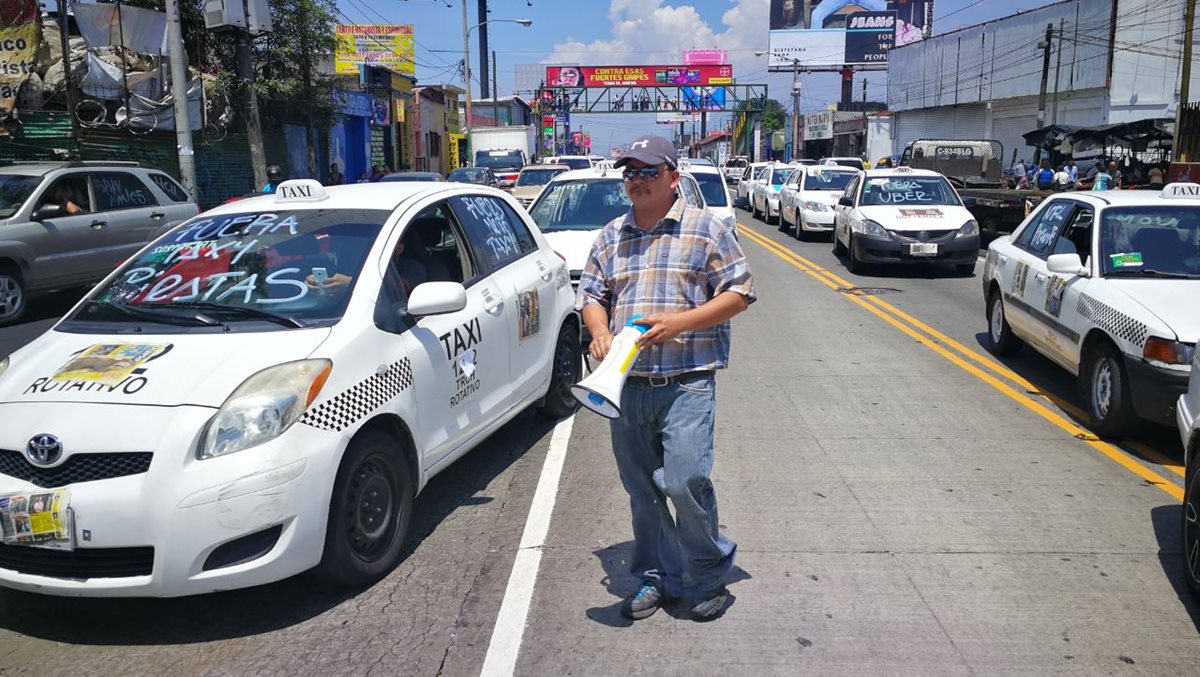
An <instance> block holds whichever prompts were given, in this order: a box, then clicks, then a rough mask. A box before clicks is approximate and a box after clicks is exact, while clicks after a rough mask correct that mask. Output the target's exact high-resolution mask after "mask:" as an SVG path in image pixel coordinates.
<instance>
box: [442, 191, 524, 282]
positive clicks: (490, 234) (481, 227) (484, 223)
mask: <svg viewBox="0 0 1200 677" xmlns="http://www.w3.org/2000/svg"><path fill="white" fill-rule="evenodd" d="M450 208H451V209H452V210H453V211H454V215H455V216H456V217H458V221H459V223H461V224H462V227H463V231H464V232H465V233H466V236H467V243H468V245H469V246H470V248H471V251H472V252H474V254H475V261H476V263H477V265H478V266H479V271H478V273H479V274H481V275H488V274H490V273H492V272H494V271H497V270H499V269H500V268H503V267H504V266H506V265H508V264H509V263H512V262H513V261H516V260H517V259H519V258H521V257H522V256H524V255H525V254H526V253H527V252H525V251H522V249H521V243H520V241H519V240H518V238H517V234H516V233H515V232H514V231H513V228H512V224H511V223H509V221H508V216H507V215H506V214H505V213H504V203H503V202H501V201H500V200H497V199H496V198H494V197H490V196H487V195H466V196H456V197H452V198H450Z"/></svg>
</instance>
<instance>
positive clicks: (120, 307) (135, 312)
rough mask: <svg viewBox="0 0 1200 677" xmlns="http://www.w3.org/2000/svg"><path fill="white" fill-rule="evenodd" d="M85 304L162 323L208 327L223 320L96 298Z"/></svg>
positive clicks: (217, 324) (219, 323) (216, 324)
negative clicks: (185, 323)
mask: <svg viewBox="0 0 1200 677" xmlns="http://www.w3.org/2000/svg"><path fill="white" fill-rule="evenodd" d="M84 305H86V306H89V307H92V308H104V309H106V310H114V311H116V312H118V313H120V314H121V315H125V316H128V317H134V318H137V319H140V320H151V321H154V322H160V323H164V324H176V323H179V322H191V323H193V324H201V325H204V326H207V327H219V326H221V322H220V321H219V320H214V319H213V318H211V317H209V316H207V315H205V314H204V313H200V312H196V313H189V314H186V315H180V314H179V313H168V312H163V311H162V310H151V309H150V308H159V306H146V307H140V306H127V305H124V304H121V303H113V302H112V301H97V300H95V299H91V300H89V301H88V302H87V303H86V304H84Z"/></svg>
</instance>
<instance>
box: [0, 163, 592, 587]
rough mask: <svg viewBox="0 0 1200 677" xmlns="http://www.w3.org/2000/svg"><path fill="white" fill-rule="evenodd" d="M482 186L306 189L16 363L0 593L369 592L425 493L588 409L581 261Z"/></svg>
mask: <svg viewBox="0 0 1200 677" xmlns="http://www.w3.org/2000/svg"><path fill="white" fill-rule="evenodd" d="M523 214H524V210H523V209H521V208H520V206H519V205H518V204H517V203H516V201H515V200H514V199H513V198H512V197H511V196H509V195H507V194H506V193H503V192H501V191H499V190H495V189H492V188H487V187H484V186H475V185H471V184H454V183H437V184H433V183H409V184H395V185H388V186H387V187H386V188H384V187H383V186H376V185H373V184H369V185H347V186H335V187H330V188H323V187H322V186H321V185H320V184H319V183H317V182H316V181H312V180H307V179H302V180H295V181H286V182H284V183H282V184H280V186H279V188H278V191H277V192H276V193H275V194H274V195H267V196H263V197H257V198H251V199H248V200H244V201H240V202H237V203H233V204H230V205H226V206H222V207H219V208H217V209H214V210H211V211H209V212H206V213H204V214H201V215H200V216H198V217H196V218H193V219H191V220H189V221H187V222H185V223H183V224H181V225H180V226H179V227H177V228H175V229H174V230H172V231H171V232H169V233H167V234H166V235H164V236H163V237H161V238H159V239H157V240H156V241H154V242H152V243H151V244H150V245H148V246H147V247H146V248H144V249H142V250H141V251H140V252H139V253H138V254H136V255H134V256H133V257H132V258H131V259H129V260H128V261H127V262H126V263H125V264H123V265H122V266H121V267H120V268H118V269H117V270H116V271H114V272H113V273H112V274H110V275H109V276H108V277H107V278H106V279H105V280H104V281H103V282H101V283H100V284H99V285H97V286H96V287H95V288H94V289H93V290H92V291H91V293H89V294H88V295H87V297H86V298H84V299H83V300H82V301H81V302H80V303H79V304H78V305H77V306H76V307H75V308H74V309H72V310H71V312H70V313H68V314H67V315H66V316H65V317H64V318H63V319H62V320H61V321H60V322H59V323H58V324H56V325H55V326H54V327H53V329H51V330H50V331H49V332H47V333H46V334H44V335H43V336H41V337H39V338H37V339H36V340H34V341H33V342H32V343H30V344H29V345H27V346H26V347H24V348H22V349H21V350H18V351H17V352H15V353H13V354H12V355H11V356H10V357H9V358H6V359H4V360H3V361H2V362H0V420H3V421H4V425H3V426H0V525H2V526H3V539H2V542H0V586H5V587H11V588H18V589H23V590H28V591H34V592H41V593H50V594H58V595H79V596H177V595H187V594H195V593H205V592H210V591H214V590H225V589H231V588H240V587H246V586H252V585H258V584H262V583H267V582H270V581H275V580H278V579H281V578H285V577H287V576H291V575H294V574H297V573H300V572H302V571H305V570H308V569H312V568H314V567H315V568H317V572H318V573H319V574H320V575H321V576H322V577H323V578H324V579H326V580H328V581H330V582H334V583H340V584H350V585H360V584H366V583H370V582H372V581H374V580H377V579H379V578H381V577H383V576H384V575H386V574H387V572H388V571H390V570H391V568H392V567H394V566H395V564H396V563H397V561H398V560H399V558H400V556H401V553H402V552H403V545H404V540H405V534H406V532H407V530H408V526H409V524H410V519H411V515H412V510H413V496H414V495H415V494H416V493H417V492H418V491H420V490H421V488H422V487H423V486H424V485H425V484H426V483H427V482H428V481H429V479H430V478H431V477H433V475H435V474H436V473H438V472H439V471H441V470H442V469H444V468H446V467H447V466H448V465H449V464H450V463H451V462H452V461H454V460H455V459H457V458H459V457H461V456H462V455H463V454H464V453H466V452H467V451H468V450H470V449H471V448H472V447H474V446H476V445H477V444H478V443H479V442H480V441H481V440H483V439H484V438H485V437H487V436H488V435H489V434H490V433H491V432H492V431H494V430H496V429H497V428H498V427H499V426H501V425H503V424H504V423H505V422H506V421H508V420H510V419H511V418H513V417H514V416H516V415H517V414H518V413H519V412H520V411H522V410H523V409H524V408H525V407H526V406H527V405H530V404H535V403H540V404H541V405H542V407H543V409H544V411H546V412H547V413H549V414H551V415H553V416H563V415H566V414H568V413H570V412H572V411H573V410H574V404H573V402H572V400H573V398H572V397H571V395H570V392H569V391H568V390H567V388H568V387H569V386H570V385H572V384H573V383H574V382H575V381H576V380H577V379H578V375H579V360H578V357H577V355H578V350H579V335H580V326H579V320H578V317H577V315H576V313H575V312H574V311H573V308H572V306H573V303H574V299H573V295H572V293H571V286H570V284H569V280H568V277H567V269H566V266H565V265H564V264H563V262H562V260H561V259H560V258H559V257H558V256H556V255H555V254H554V252H553V251H551V249H550V247H549V246H548V245H547V244H546V241H545V239H544V238H543V237H542V235H541V233H539V232H538V230H537V228H536V227H535V226H534V224H533V222H532V221H531V220H529V218H528V216H523Z"/></svg>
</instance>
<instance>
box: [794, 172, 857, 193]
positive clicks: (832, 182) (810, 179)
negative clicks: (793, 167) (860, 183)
mask: <svg viewBox="0 0 1200 677" xmlns="http://www.w3.org/2000/svg"><path fill="white" fill-rule="evenodd" d="M855 176H858V174H855V173H854V172H827V171H821V170H819V169H814V170H812V171H810V172H809V173H808V176H807V177H805V178H804V190H846V186H849V185H850V181H852V180H853V179H854V177H855Z"/></svg>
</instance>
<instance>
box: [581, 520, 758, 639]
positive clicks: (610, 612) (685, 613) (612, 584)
mask: <svg viewBox="0 0 1200 677" xmlns="http://www.w3.org/2000/svg"><path fill="white" fill-rule="evenodd" d="M592 554H593V555H595V556H596V559H598V560H600V566H602V567H604V578H602V579H601V580H600V582H601V583H602V584H603V585H604V589H605V590H606V591H608V594H610V595H612V596H613V597H615V598H616V603H615V604H610V605H609V606H597V607H592V608H590V609H588V610H587V612H586V615H587V617H588V618H589V619H590V620H592V621H594V622H596V623H599V624H600V625H606V626H608V627H610V628H627V627H629V626H631V625H633V623H634V621H632V620H630V619H628V618H626V617H625V616H623V615H622V614H621V603H622V602H623V601H624V599H625V597H627V596H629V595H631V594H633V592H634V591H635V590H636V589H637V586H638V582H639V581H638V579H637V578H636V577H634V576H633V575H632V574H630V573H629V557H630V556H631V555H632V554H633V541H625V542H624V543H618V544H616V545H610V546H608V547H607V548H600V549H599V550H593V551H592ZM750 578H752V577H751V576H750V574H749V572H747V571H746V570H745V569H742V568H741V567H739V566H737V565H736V564H735V565H734V567H733V570H732V571H730V572H729V575H728V576H726V578H725V585H726V586H732V585H734V584H735V583H740V582H741V581H748V580H750ZM736 600H737V598H736V597H735V596H734V595H733V594H730V595H729V598H728V600H727V601H726V602H725V610H723V611H722V612H721V614H719V615H718V616H717V618H719V617H720V616H722V615H724V614H725V611H727V610H728V609H729V608H730V607H731V606H733V603H734V602H735V601H736ZM663 610H664V611H665V612H666V613H668V614H670V615H671V617H672V618H678V619H682V620H691V615H690V613H689V607H688V601H687V600H686V599H681V600H676V601H673V602H670V603H668V604H666V605H665V606H664V608H663ZM712 620H715V619H712Z"/></svg>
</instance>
